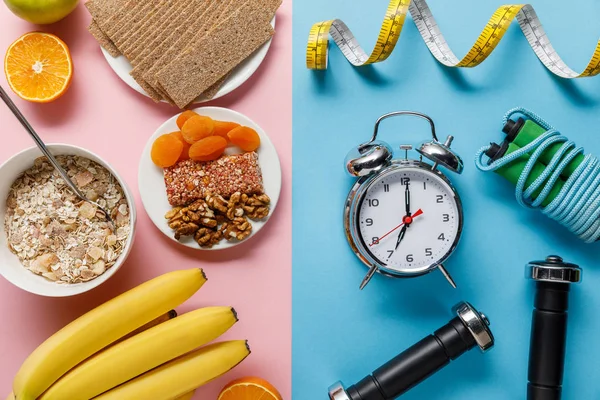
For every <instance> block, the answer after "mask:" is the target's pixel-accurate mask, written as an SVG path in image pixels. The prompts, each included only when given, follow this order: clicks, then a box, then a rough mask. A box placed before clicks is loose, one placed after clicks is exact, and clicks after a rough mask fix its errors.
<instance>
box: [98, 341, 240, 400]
mask: <svg viewBox="0 0 600 400" xmlns="http://www.w3.org/2000/svg"><path fill="white" fill-rule="evenodd" d="M248 354H250V348H249V347H248V342H246V341H244V340H234V341H230V342H220V343H215V344H211V345H209V346H206V347H203V348H201V349H199V350H196V351H194V352H192V353H189V354H186V355H185V356H183V357H180V358H177V359H175V360H173V361H170V362H168V363H167V364H164V365H162V366H160V367H158V368H156V369H153V370H152V371H149V372H146V373H145V374H144V375H141V376H138V377H137V378H135V379H133V380H132V381H129V382H127V383H125V384H123V385H121V386H118V387H116V388H114V389H113V390H111V391H109V392H106V393H104V394H103V395H100V396H98V397H96V398H95V399H94V400H139V399H152V400H171V399H173V398H177V396H180V395H182V394H185V393H187V392H189V391H191V390H193V389H196V388H198V387H200V386H202V385H204V384H205V383H207V382H209V381H211V380H212V379H214V378H217V377H218V376H220V375H223V374H224V373H226V372H227V371H229V370H230V369H232V368H233V367H235V366H236V365H238V364H239V363H240V362H242V361H243V360H244V359H245V358H246V357H247V356H248Z"/></svg>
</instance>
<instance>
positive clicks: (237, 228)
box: [165, 192, 271, 247]
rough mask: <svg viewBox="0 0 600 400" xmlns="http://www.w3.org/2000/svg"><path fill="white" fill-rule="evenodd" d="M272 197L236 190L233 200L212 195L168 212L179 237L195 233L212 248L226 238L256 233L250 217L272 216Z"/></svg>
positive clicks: (169, 222) (241, 238)
mask: <svg viewBox="0 0 600 400" xmlns="http://www.w3.org/2000/svg"><path fill="white" fill-rule="evenodd" d="M270 203H271V199H270V198H269V196H267V195H266V194H260V195H257V194H254V195H251V196H249V195H247V194H245V193H240V192H236V193H234V194H233V195H231V197H230V198H229V199H225V198H223V197H222V196H219V195H212V194H208V195H207V196H206V199H205V200H196V201H195V202H193V203H192V204H190V205H189V206H186V207H175V208H173V209H172V210H170V211H169V212H168V213H166V214H165V218H166V219H167V220H168V224H169V227H170V228H171V229H173V230H174V231H175V235H174V236H175V239H177V240H179V239H180V238H181V237H182V236H193V237H194V240H195V241H196V242H197V243H198V244H199V245H200V246H201V247H212V246H214V245H215V244H217V243H219V242H220V241H221V240H222V239H226V240H229V241H235V240H240V241H241V240H244V239H246V238H247V237H248V236H250V234H251V233H252V224H251V223H250V221H248V218H250V219H252V220H259V219H262V218H265V217H266V216H267V215H269V204H270Z"/></svg>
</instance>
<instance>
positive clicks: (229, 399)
mask: <svg viewBox="0 0 600 400" xmlns="http://www.w3.org/2000/svg"><path fill="white" fill-rule="evenodd" d="M259 399H260V400H283V398H282V397H281V394H279V392H278V391H277V389H275V387H274V386H273V385H271V384H270V383H269V382H267V381H265V380H264V379H261V378H255V377H246V378H240V379H236V380H235V381H233V382H229V383H228V384H227V385H226V386H225V387H224V388H223V390H222V391H221V394H220V395H219V398H218V399H217V400H259Z"/></svg>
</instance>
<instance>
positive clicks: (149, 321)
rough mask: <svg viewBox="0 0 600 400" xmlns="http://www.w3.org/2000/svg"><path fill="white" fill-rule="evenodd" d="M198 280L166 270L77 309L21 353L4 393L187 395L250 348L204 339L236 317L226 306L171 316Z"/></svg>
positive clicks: (41, 396) (83, 398) (121, 397)
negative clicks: (85, 308) (24, 355)
mask: <svg viewBox="0 0 600 400" xmlns="http://www.w3.org/2000/svg"><path fill="white" fill-rule="evenodd" d="M205 282H206V276H205V275H204V273H203V271H202V270H201V269H190V270H182V271H175V272H170V273H167V274H165V275H162V276H159V277H158V278H155V279H152V280H150V281H148V282H146V283H143V284H142V285H140V286H138V287H136V288H134V289H132V290H130V291H128V292H125V293H123V294H122V295H120V296H118V297H115V298H114V299H112V300H109V301H108V302H106V303H104V304H103V305H101V306H99V307H97V308H95V309H94V310H92V311H90V312H88V313H87V314H85V315H83V316H81V317H80V318H78V319H76V320H75V321H73V322H72V323H70V324H69V325H67V326H66V327H64V328H63V329H61V330H60V331H58V332H57V333H55V334H54V335H53V336H51V337H50V338H49V339H47V340H46V341H45V342H44V343H42V344H41V345H40V346H39V347H38V348H37V349H36V350H35V351H34V352H33V353H32V354H31V355H30V356H29V357H28V358H27V359H26V360H25V362H24V363H23V365H22V366H21V369H20V370H19V371H18V373H17V375H16V377H15V379H14V382H13V393H11V394H10V395H9V397H8V400H65V399H69V400H90V399H92V398H93V399H95V400H96V399H98V400H109V399H118V400H139V399H152V400H189V399H190V398H191V397H192V396H193V394H194V391H195V389H196V388H198V387H200V386H202V385H204V384H205V383H207V382H209V381H211V380H212V379H214V378H216V377H218V376H220V375H222V374H224V373H226V372H227V371H229V370H230V369H232V368H233V367H235V366H236V365H237V364H239V363H240V362H242V361H243V360H244V359H245V358H246V357H247V356H248V355H249V354H250V347H249V346H248V343H247V342H246V341H244V340H234V341H229V342H220V343H214V344H211V345H208V346H204V345H206V344H207V343H209V342H212V341H213V340H215V339H217V338H218V337H219V336H221V335H222V334H223V333H225V332H226V331H227V330H228V329H229V328H231V327H232V326H233V325H234V324H235V323H236V322H237V320H238V319H237V314H236V312H235V310H234V309H233V308H231V307H207V308H201V309H198V310H195V311H191V312H189V313H186V314H183V315H181V316H178V317H177V318H174V317H175V316H176V313H175V312H174V311H173V310H172V309H173V308H175V307H176V306H178V305H180V304H181V303H183V302H184V301H186V300H187V299H188V298H190V297H191V296H192V295H193V294H194V293H195V292H196V291H197V290H198V289H200V288H201V287H202V285H203V284H204V283H205ZM202 346H204V347H202Z"/></svg>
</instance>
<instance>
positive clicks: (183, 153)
mask: <svg viewBox="0 0 600 400" xmlns="http://www.w3.org/2000/svg"><path fill="white" fill-rule="evenodd" d="M169 135H173V136H175V137H176V138H177V139H179V140H180V141H181V143H182V144H183V150H182V151H181V155H180V156H179V160H177V161H183V160H187V159H189V158H190V147H191V146H192V145H191V144H189V143H188V142H186V141H185V139H184V138H183V135H182V134H181V131H175V132H171V133H170V134H169Z"/></svg>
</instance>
